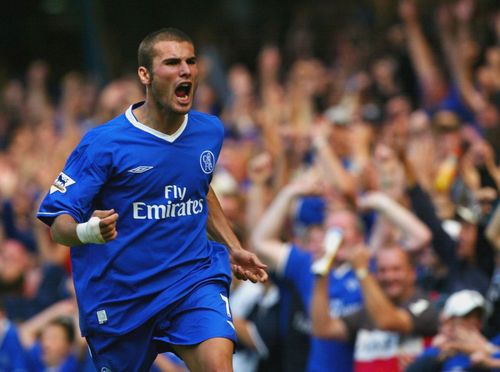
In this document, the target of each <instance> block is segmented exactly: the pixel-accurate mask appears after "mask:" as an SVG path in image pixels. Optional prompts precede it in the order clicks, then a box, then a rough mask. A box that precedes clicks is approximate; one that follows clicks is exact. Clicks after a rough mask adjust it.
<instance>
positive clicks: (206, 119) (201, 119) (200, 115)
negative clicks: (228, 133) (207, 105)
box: [189, 110, 224, 131]
mask: <svg viewBox="0 0 500 372" xmlns="http://www.w3.org/2000/svg"><path fill="white" fill-rule="evenodd" d="M189 119H190V120H192V121H195V122H198V123H203V124H206V125H210V126H213V127H216V128H218V129H220V130H222V131H223V130H224V124H223V123H222V121H221V119H220V118H219V117H217V116H215V115H210V114H206V113H204V112H199V111H195V110H191V111H189Z"/></svg>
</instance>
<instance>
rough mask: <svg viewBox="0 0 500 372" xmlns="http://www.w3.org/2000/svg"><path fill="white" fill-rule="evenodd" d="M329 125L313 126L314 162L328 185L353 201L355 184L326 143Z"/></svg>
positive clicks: (321, 123)
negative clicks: (315, 155)
mask: <svg viewBox="0 0 500 372" xmlns="http://www.w3.org/2000/svg"><path fill="white" fill-rule="evenodd" d="M329 128H330V123H328V122H326V121H323V122H320V123H317V124H315V125H314V126H313V128H312V132H313V138H312V145H313V147H314V148H315V150H316V154H317V157H316V162H317V164H318V165H319V166H320V167H321V169H322V171H323V174H324V176H325V178H326V180H327V181H328V183H329V184H330V185H331V186H332V187H333V188H334V189H335V190H337V191H338V192H339V193H341V194H342V195H344V196H345V197H347V198H349V200H350V201H352V200H353V199H354V195H355V193H356V184H355V179H354V177H353V175H351V174H350V173H349V172H348V171H347V170H346V169H345V168H344V166H343V165H342V162H341V161H340V159H339V157H338V156H337V154H336V153H335V151H334V149H333V148H332V146H331V145H330V143H329V142H328V137H329V135H330V133H329Z"/></svg>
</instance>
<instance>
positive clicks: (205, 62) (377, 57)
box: [0, 0, 500, 372]
mask: <svg viewBox="0 0 500 372" xmlns="http://www.w3.org/2000/svg"><path fill="white" fill-rule="evenodd" d="M168 26H172V27H177V28H180V29H181V30H183V31H185V32H186V33H188V34H189V35H190V36H191V37H192V38H193V40H194V42H195V44H196V47H197V53H198V57H199V58H198V67H199V88H198V92H197V95H196V98H195V103H194V108H195V109H196V110H199V111H203V112H208V113H212V114H216V115H219V116H220V117H221V119H222V121H223V123H224V125H225V129H226V140H225V145H224V148H223V150H222V153H221V155H220V159H219V162H218V168H217V170H216V172H215V175H214V179H213V187H214V189H215V191H216V192H217V194H218V196H219V198H220V200H221V204H222V206H223V208H224V210H225V212H226V214H227V215H228V217H229V219H230V220H231V222H232V223H233V227H234V229H235V231H236V232H237V233H238V235H239V237H240V238H241V240H242V241H243V243H244V245H245V247H246V248H247V249H251V250H255V251H257V252H258V253H259V254H261V255H263V256H265V252H264V253H263V251H265V249H263V248H262V247H260V248H259V247H257V246H256V245H257V244H255V241H256V240H255V239H253V238H252V237H254V238H255V236H254V235H255V228H256V226H258V224H259V222H260V221H261V220H262V217H263V216H265V215H266V213H267V211H268V210H269V208H270V205H271V202H272V201H273V200H274V198H275V197H277V196H278V195H279V194H280V192H281V191H282V190H283V189H285V188H287V187H292V188H297V187H299V186H297V183H300V182H303V181H304V180H307V179H309V178H310V177H311V172H313V171H315V172H319V174H320V178H322V181H323V183H325V185H324V187H325V190H326V191H323V192H322V193H321V195H320V197H321V198H320V200H316V199H315V200H314V202H313V203H312V204H307V203H306V204H301V202H302V200H298V201H296V202H297V205H306V206H308V207H307V208H305V209H302V212H303V213H302V212H301V213H299V212H297V210H299V208H298V207H297V205H296V204H293V205H292V206H291V207H290V209H291V211H290V213H289V215H287V216H288V217H289V221H287V222H286V223H283V226H280V228H279V229H278V230H279V231H280V236H279V237H277V238H283V239H285V238H286V240H287V241H292V242H295V243H297V242H300V243H301V244H302V245H304V246H305V250H306V251H307V250H309V253H310V254H312V253H311V250H312V246H313V245H314V244H313V243H314V242H312V240H314V239H313V238H311V237H314V234H315V233H313V231H314V228H316V227H318V225H321V223H322V222H323V218H324V214H325V213H324V210H327V211H335V210H341V209H345V208H348V209H349V210H351V211H353V213H355V214H356V216H357V218H359V219H360V220H361V221H362V222H363V224H364V225H366V229H365V230H364V233H363V234H364V241H366V242H367V243H370V247H371V249H372V252H377V250H378V249H382V248H381V247H383V246H385V245H390V244H393V243H395V242H396V243H397V244H400V245H402V246H403V247H404V248H405V249H406V250H408V251H410V252H411V254H412V256H413V257H414V260H415V262H416V272H417V281H416V285H417V286H418V287H419V288H420V289H422V290H425V291H427V292H428V293H430V295H431V298H432V299H433V301H434V303H435V304H436V306H437V307H439V308H441V306H442V305H443V303H444V302H445V301H446V299H447V298H448V296H450V294H452V293H455V292H456V291H460V290H463V289H472V290H475V291H477V292H479V293H480V295H481V296H483V297H482V298H484V299H486V300H487V301H488V303H489V306H490V311H489V312H487V313H486V312H485V314H484V319H482V321H483V326H484V327H482V328H481V329H480V333H478V337H479V335H482V336H481V337H485V338H488V339H491V338H492V337H493V336H495V335H498V334H499V333H500V315H499V314H500V313H499V309H500V259H499V253H498V251H499V249H500V238H499V237H500V208H499V207H498V204H499V203H498V201H499V190H500V168H499V163H500V2H499V1H498V0H419V1H412V0H351V1H331V0H330V1H327V0H316V1H299V0H287V1H281V0H214V1H202V0H199V1H187V0H186V1H177V2H174V1H158V0H143V1H128V0H41V1H35V0H24V1H13V2H10V4H9V6H8V7H4V8H3V9H2V22H0V49H1V50H2V53H1V54H0V218H1V220H0V221H1V226H0V319H2V320H3V321H5V322H6V323H5V324H10V325H11V328H8V327H4V328H2V327H0V332H7V331H6V330H7V329H16V330H17V331H16V332H17V334H18V336H17V338H18V339H19V340H18V341H17V344H16V342H14V344H16V345H17V346H16V347H14V346H12V349H5V347H6V346H5V344H0V371H1V370H10V369H9V368H10V367H5V369H2V364H1V363H4V362H5V363H14V357H13V355H17V354H15V353H14V351H13V350H17V351H18V352H19V355H21V356H20V357H19V360H21V359H23V358H24V355H25V354H26V353H28V355H29V357H27V360H28V362H26V363H31V364H29V365H30V366H31V367H23V368H25V369H24V370H30V371H37V370H44V368H48V367H54V366H60V365H62V364H61V363H69V364H68V365H70V366H71V365H72V364H71V363H73V361H74V363H75V364H74V365H75V367H74V368H73V367H71V368H73V369H71V368H70V367H68V369H67V370H81V368H89V369H88V370H92V367H90V362H89V359H88V355H87V353H86V348H85V341H84V340H83V339H81V338H80V337H78V332H79V330H78V326H77V321H76V318H77V315H78V314H77V306H76V302H75V298H74V293H73V291H72V285H71V267H70V266H71V265H70V263H69V249H68V248H67V247H63V246H60V245H57V244H55V243H53V242H52V240H51V238H50V234H49V231H48V229H47V228H46V227H45V226H43V225H42V224H41V223H39V222H38V221H36V219H35V217H34V215H35V212H36V211H37V208H38V203H39V201H40V198H41V197H43V196H44V195H45V193H46V192H47V190H48V188H49V187H50V185H51V184H52V182H53V181H54V179H55V177H56V176H57V175H58V174H59V172H60V171H61V170H62V169H63V167H64V163H65V160H66V158H67V156H68V155H69V153H70V152H71V150H72V149H73V148H74V147H75V146H76V145H77V144H78V142H79V141H80V139H81V137H82V136H83V135H84V134H85V133H86V132H87V131H88V130H90V129H92V128H94V127H95V126H97V125H100V124H102V123H105V122H106V121H108V120H110V119H111V118H113V117H114V116H116V115H119V114H121V113H123V112H124V111H125V110H126V109H127V108H128V107H129V105H130V104H132V103H135V102H138V101H140V100H142V99H143V98H144V88H143V87H142V86H140V84H139V82H138V79H137V75H136V69H137V62H136V53H137V47H138V44H139V42H140V41H141V40H142V39H143V37H144V36H146V35H147V34H148V33H150V32H152V31H154V30H157V29H159V28H162V27H168ZM325 144H326V146H324V145H325ZM325 148H326V149H327V150H325ZM318 169H321V170H320V171H318ZM304 187H305V186H300V187H299V188H304ZM367 196H371V197H368V198H367ZM417 196H418V197H417ZM299 199H300V198H299ZM374 200H377V202H376V203H375V202H374ZM393 203H396V204H397V205H398V206H399V207H401V208H404V210H405V211H406V212H407V213H409V215H411V216H412V217H411V219H410V220H408V221H412V222H411V223H410V224H409V225H410V227H408V226H402V225H398V224H397V223H394V222H395V221H392V222H390V221H391V218H378V216H381V215H384V217H387V216H389V217H390V216H395V215H396V212H394V210H393V209H391V208H392V207H391V206H394V204H393ZM318 206H319V207H318ZM385 208H387V209H385ZM422 208H424V210H422ZM397 215H398V216H399V214H397ZM396 220H397V219H396ZM388 221H389V222H388ZM396 222H397V221H396ZM400 222H401V221H400ZM382 225H383V226H382ZM322 229H323V230H324V226H323V227H322ZM323 233H324V231H323ZM306 238H307V239H309V238H311V239H310V240H311V241H309V240H307V239H306ZM315 244H316V245H318V244H317V242H316V243H315ZM259 249H260V251H259ZM271 284H273V283H271ZM234 287H235V288H234V290H235V291H236V290H237V288H238V287H239V283H237V282H235V283H234ZM270 288H273V287H272V286H271V285H269V286H266V288H264V289H262V288H260V289H259V290H258V291H256V292H252V293H257V295H255V297H253V301H254V302H253V303H252V306H254V307H253V308H252V309H253V310H255V309H260V308H261V306H264V307H266V306H267V305H269V303H268V302H265V303H264V304H263V303H262V300H263V299H264V298H266V293H272V291H271V289H270ZM235 297H237V296H235ZM242 297H243V298H245V295H242ZM274 305H276V306H278V307H279V308H280V309H282V308H281V307H280V306H281V305H282V303H281V301H280V300H277V301H276V303H273V306H274ZM238 306H239V305H238V304H237V303H236V304H234V311H235V314H240V315H241V319H242V320H245V321H248V322H256V324H261V323H259V322H263V323H262V324H268V323H266V321H269V319H271V320H270V322H271V324H277V323H279V324H282V323H283V317H285V318H286V319H288V318H287V317H290V316H291V315H290V314H289V313H288V311H289V309H288V308H287V309H286V310H283V311H285V312H284V313H283V312H282V311H281V310H280V311H278V312H274V311H273V312H266V311H264V312H258V311H256V310H255V311H250V310H248V309H247V310H245V311H240V312H238V310H237V309H238ZM283 306H285V307H286V306H288V305H283ZM266 309H267V310H269V309H268V308H267V307H266ZM305 312H306V315H304V316H305V321H304V324H306V325H307V324H309V323H308V321H309V320H310V319H309V320H308V319H306V318H307V317H308V314H307V310H306V311H305ZM257 313H258V314H261V315H262V314H267V315H266V316H268V318H266V317H264V318H258V319H255V318H252V319H250V317H249V314H253V315H255V314H257ZM283 314H285V315H283ZM486 315H488V316H486ZM247 318H248V319H247ZM2 324H4V323H2ZM244 324H247V323H244ZM264 328H266V329H270V328H269V327H268V326H265V327H264ZM54 329H55V330H56V331H55V333H56V336H55V337H56V338H57V337H59V338H58V339H59V340H62V341H61V342H60V343H55V342H54V341H50V340H49V338H50V337H49V336H51V335H52V336H53V334H52V333H50V332H51V331H54ZM305 329H306V330H303V331H304V334H305V336H304V337H305V338H306V342H308V341H309V337H310V329H309V328H307V327H305ZM287 331H288V330H286V329H285V330H283V329H280V330H279V332H278V331H277V332H278V333H279V334H278V335H277V336H276V337H275V338H273V340H274V341H273V342H274V343H273V345H268V346H269V349H271V348H274V349H273V350H280V347H281V349H284V348H285V346H283V345H284V344H280V342H282V341H283V339H282V336H283V335H284V334H287ZM57 332H59V333H57ZM481 332H482V333H481ZM75 335H76V336H75ZM52 340H53V339H52ZM499 344H500V342H499ZM54 345H56V346H54ZM239 347H241V348H242V349H245V350H247V351H248V352H249V353H250V354H251V359H252V363H251V364H248V363H247V365H251V366H254V368H253V369H250V370H257V368H258V366H259V365H261V366H262V364H261V363H267V362H268V360H266V358H268V357H264V356H263V355H261V354H259V353H258V352H257V351H256V350H255V345H253V346H252V344H251V343H249V344H245V345H239ZM291 352H292V354H293V353H294V351H293V350H292V351H291ZM278 354H279V353H278V352H277V351H276V354H272V353H271V356H272V355H278ZM306 354H307V353H306ZM279 355H281V354H279ZM280 357H281V356H280ZM351 357H352V356H351ZM413 357H415V355H414V356H413ZM306 359H307V355H305V357H304V360H306ZM247 362H248V361H247ZM483 362H484V361H483ZM19 363H24V362H19ZM304 363H305V361H304ZM478 363H479V362H478ZM485 363H486V362H485ZM5 365H7V364H5ZM12 365H14V364H11V366H12ZM19 365H22V364H19ZM25 366H26V364H25ZM303 366H305V365H303ZM12 368H13V367H12ZM19 368H20V369H19V370H23V369H22V368H21V367H19ZM155 368H158V369H159V370H165V371H167V370H169V371H170V370H175V368H178V369H179V370H182V368H183V367H182V363H180V362H179V361H178V360H175V358H173V357H172V356H169V357H168V358H167V357H165V359H159V360H158V361H157V366H156V367H155ZM173 368H174V369H173ZM269 370H278V369H272V368H270V369H269ZM282 370H287V369H286V368H282ZM237 372H238V370H237Z"/></svg>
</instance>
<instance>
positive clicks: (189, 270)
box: [38, 28, 267, 372]
mask: <svg viewBox="0 0 500 372" xmlns="http://www.w3.org/2000/svg"><path fill="white" fill-rule="evenodd" d="M138 60H139V68H138V75H139V79H140V81H141V83H142V84H143V85H144V86H145V87H146V100H145V102H140V103H136V104H133V105H132V106H131V107H130V108H129V109H128V110H127V111H126V112H125V113H124V114H122V115H120V116H118V117H116V118H114V119H113V120H111V121H109V122H108V123H106V124H105V125H101V126H99V127H97V128H95V129H93V130H91V131H89V132H88V133H87V134H86V135H85V136H84V138H83V139H82V141H81V142H80V144H79V145H78V146H77V148H76V149H75V150H74V151H73V153H72V154H71V155H70V157H69V159H68V161H67V163H66V166H65V168H64V170H63V172H61V173H60V174H59V176H58V177H57V179H56V180H55V181H54V184H53V185H52V186H51V188H50V191H49V193H48V194H47V196H46V198H45V199H44V200H43V202H42V204H41V207H40V210H39V212H38V217H39V218H40V219H41V220H42V221H43V222H45V223H47V224H48V225H51V233H52V236H53V238H54V240H56V241H57V242H59V243H62V244H65V245H69V246H71V247H72V248H71V261H72V267H73V277H74V282H75V287H76V294H77V299H78V305H79V311H80V328H81V330H82V334H83V335H84V336H85V337H86V339H87V341H88V344H89V347H90V350H91V352H92V357H93V361H94V364H95V366H96V368H97V370H98V371H113V372H114V371H146V370H148V369H149V367H150V366H151V364H152V363H153V360H154V359H155V357H156V356H157V354H158V353H160V352H164V351H169V350H173V351H175V352H176V353H177V354H178V355H179V356H180V357H181V358H182V359H183V360H184V362H185V363H186V364H187V366H188V367H189V368H190V369H191V370H193V371H201V370H209V371H211V370H218V371H219V370H220V371H222V370H223V371H230V370H232V365H231V359H232V352H233V347H234V346H233V345H234V340H235V332H234V327H233V324H232V319H231V311H230V307H229V302H228V288H229V284H230V280H231V268H232V271H233V273H234V274H235V275H236V276H237V277H239V278H241V279H250V280H251V281H255V282H256V281H265V280H266V278H267V274H266V272H265V270H264V269H265V267H266V266H265V265H263V264H262V263H261V262H260V261H259V259H258V258H257V257H256V256H255V255H254V254H253V253H251V252H248V251H246V250H244V249H243V248H242V247H241V245H240V242H239V241H238V239H237V238H236V236H235V234H234V233H233V231H232V230H231V228H230V227H229V223H228V221H227V220H226V218H225V216H224V214H223V212H222V209H221V207H220V205H219V202H218V200H217V198H216V196H215V194H214V192H213V190H212V188H211V187H210V181H211V178H212V174H213V171H214V168H215V164H216V160H217V157H218V155H219V152H220V150H221V146H222V140H223V131H224V129H223V126H222V124H221V122H220V120H219V119H218V118H216V117H214V116H210V115H206V114H202V113H199V112H195V111H193V110H191V106H192V102H193V96H194V94H195V91H196V86H197V75H198V70H197V65H196V54H195V49H194V45H193V42H192V41H191V39H190V38H189V36H187V35H186V34H185V33H184V32H182V31H180V30H177V29H173V28H167V29H161V30H159V31H156V32H153V33H151V34H150V35H148V36H146V37H145V38H144V40H143V41H142V42H141V44H140V45H139V50H138ZM208 235H209V236H210V237H211V238H213V239H214V240H216V241H218V242H220V243H216V242H215V241H212V240H209V238H208ZM221 243H224V244H225V246H224V245H222V244H221ZM230 262H231V265H230Z"/></svg>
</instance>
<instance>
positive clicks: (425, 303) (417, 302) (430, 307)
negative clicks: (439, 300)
mask: <svg viewBox="0 0 500 372" xmlns="http://www.w3.org/2000/svg"><path fill="white" fill-rule="evenodd" d="M403 308H405V309H407V310H408V311H409V312H410V313H411V314H412V315H413V316H415V317H418V316H420V315H422V314H424V313H431V314H438V310H437V308H436V306H435V305H434V303H433V302H432V301H431V300H430V299H429V298H428V296H426V295H425V294H424V293H422V292H420V291H417V292H416V293H415V295H414V296H413V297H412V298H411V299H410V300H409V301H408V302H407V303H406V304H404V305H403Z"/></svg>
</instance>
